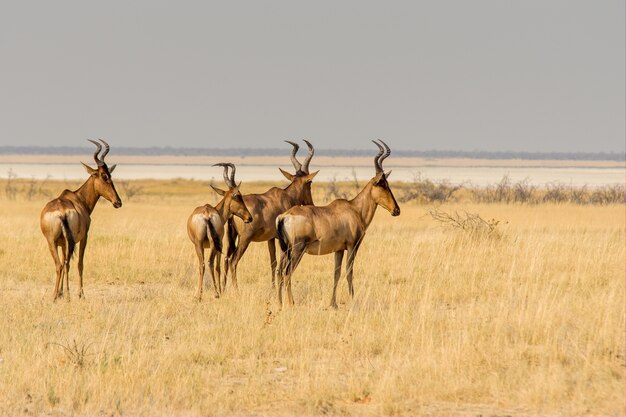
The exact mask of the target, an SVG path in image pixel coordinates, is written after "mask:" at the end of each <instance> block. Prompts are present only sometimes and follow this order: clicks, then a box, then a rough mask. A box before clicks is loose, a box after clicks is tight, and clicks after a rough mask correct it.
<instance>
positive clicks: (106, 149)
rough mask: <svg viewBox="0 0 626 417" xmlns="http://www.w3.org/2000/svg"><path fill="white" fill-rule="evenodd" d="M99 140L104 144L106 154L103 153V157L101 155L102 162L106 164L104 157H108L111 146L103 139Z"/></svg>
mask: <svg viewBox="0 0 626 417" xmlns="http://www.w3.org/2000/svg"><path fill="white" fill-rule="evenodd" d="M98 140H99V141H100V142H102V143H103V144H104V152H102V155H100V160H101V161H102V162H104V157H105V156H107V154H108V153H109V150H110V149H111V148H110V147H109V144H108V143H106V142H105V141H103V140H102V139H98Z"/></svg>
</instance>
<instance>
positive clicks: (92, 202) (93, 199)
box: [74, 176, 100, 214]
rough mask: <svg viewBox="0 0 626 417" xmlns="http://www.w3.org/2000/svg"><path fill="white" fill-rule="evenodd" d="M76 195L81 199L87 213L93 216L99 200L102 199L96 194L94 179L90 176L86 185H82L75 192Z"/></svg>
mask: <svg viewBox="0 0 626 417" xmlns="http://www.w3.org/2000/svg"><path fill="white" fill-rule="evenodd" d="M74 193H75V194H76V195H77V196H78V197H79V198H80V199H81V201H82V202H83V204H84V205H85V208H86V209H87V212H89V214H91V213H92V212H93V209H94V208H95V207H96V203H97V202H98V199H99V198H100V195H98V193H96V187H95V185H94V179H93V177H92V176H89V178H88V179H87V181H85V183H84V184H83V185H81V186H80V188H79V189H78V190H76V191H74Z"/></svg>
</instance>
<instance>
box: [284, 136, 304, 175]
mask: <svg viewBox="0 0 626 417" xmlns="http://www.w3.org/2000/svg"><path fill="white" fill-rule="evenodd" d="M285 142H287V143H288V144H290V145H291V146H293V149H292V150H291V163H292V164H293V167H294V168H295V169H296V172H297V171H301V170H302V164H301V163H300V162H298V160H297V159H296V153H297V152H298V149H300V145H298V144H297V143H295V142H292V141H290V140H286V141H285Z"/></svg>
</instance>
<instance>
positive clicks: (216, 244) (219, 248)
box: [206, 219, 222, 253]
mask: <svg viewBox="0 0 626 417" xmlns="http://www.w3.org/2000/svg"><path fill="white" fill-rule="evenodd" d="M206 225H207V231H208V235H209V236H211V240H212V241H213V247H214V248H215V250H216V251H218V252H220V253H222V239H220V237H219V235H218V234H217V230H215V226H214V225H213V222H212V221H211V219H209V220H207V222H206Z"/></svg>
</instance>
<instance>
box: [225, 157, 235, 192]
mask: <svg viewBox="0 0 626 417" xmlns="http://www.w3.org/2000/svg"><path fill="white" fill-rule="evenodd" d="M227 165H228V166H229V167H230V169H231V171H230V183H231V187H233V188H234V187H235V186H236V183H235V171H236V170H237V168H235V164H233V163H231V162H229V163H228V164H227Z"/></svg>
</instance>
